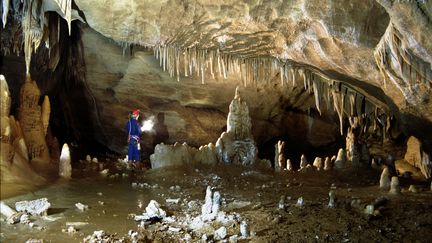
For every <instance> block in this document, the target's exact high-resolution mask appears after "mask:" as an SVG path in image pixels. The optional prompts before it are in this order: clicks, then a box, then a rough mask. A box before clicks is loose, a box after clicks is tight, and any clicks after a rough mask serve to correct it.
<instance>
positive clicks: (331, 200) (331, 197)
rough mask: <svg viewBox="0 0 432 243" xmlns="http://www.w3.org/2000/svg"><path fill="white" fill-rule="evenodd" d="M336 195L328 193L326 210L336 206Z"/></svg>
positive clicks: (332, 192)
mask: <svg viewBox="0 0 432 243" xmlns="http://www.w3.org/2000/svg"><path fill="white" fill-rule="evenodd" d="M335 201H336V194H335V192H334V191H333V190H332V191H330V192H329V202H328V205H327V207H328V208H334V207H335V206H336V202H335Z"/></svg>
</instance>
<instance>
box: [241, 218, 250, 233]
mask: <svg viewBox="0 0 432 243" xmlns="http://www.w3.org/2000/svg"><path fill="white" fill-rule="evenodd" d="M240 234H241V236H243V237H248V236H249V229H248V225H247V223H246V221H244V220H243V221H242V222H241V223H240Z"/></svg>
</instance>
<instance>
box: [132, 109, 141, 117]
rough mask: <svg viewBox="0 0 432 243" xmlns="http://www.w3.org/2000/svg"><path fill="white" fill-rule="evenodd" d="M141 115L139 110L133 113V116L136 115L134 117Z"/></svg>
mask: <svg viewBox="0 0 432 243" xmlns="http://www.w3.org/2000/svg"><path fill="white" fill-rule="evenodd" d="M139 113H140V110H139V109H136V110H134V111H132V115H134V116H139Z"/></svg>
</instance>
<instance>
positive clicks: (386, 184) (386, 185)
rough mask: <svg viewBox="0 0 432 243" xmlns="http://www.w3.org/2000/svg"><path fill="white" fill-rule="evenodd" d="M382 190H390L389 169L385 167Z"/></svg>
mask: <svg viewBox="0 0 432 243" xmlns="http://www.w3.org/2000/svg"><path fill="white" fill-rule="evenodd" d="M380 188H382V189H385V190H388V189H389V188H390V172H389V169H388V167H387V166H386V167H384V169H383V171H382V173H381V177H380Z"/></svg>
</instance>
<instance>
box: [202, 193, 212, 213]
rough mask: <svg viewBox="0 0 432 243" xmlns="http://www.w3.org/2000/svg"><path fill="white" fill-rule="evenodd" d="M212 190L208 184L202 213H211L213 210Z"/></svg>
mask: <svg viewBox="0 0 432 243" xmlns="http://www.w3.org/2000/svg"><path fill="white" fill-rule="evenodd" d="M212 197H213V195H212V190H211V187H210V186H207V189H206V195H205V202H204V205H203V206H202V208H201V215H202V216H205V215H209V214H211V212H212V204H213V202H212Z"/></svg>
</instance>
